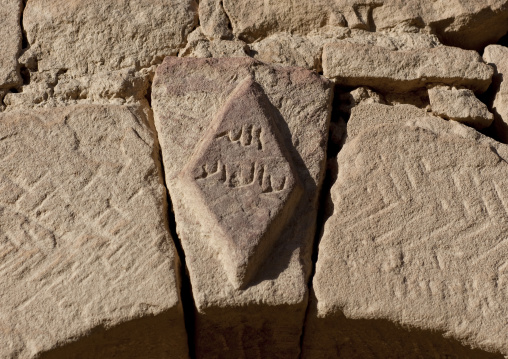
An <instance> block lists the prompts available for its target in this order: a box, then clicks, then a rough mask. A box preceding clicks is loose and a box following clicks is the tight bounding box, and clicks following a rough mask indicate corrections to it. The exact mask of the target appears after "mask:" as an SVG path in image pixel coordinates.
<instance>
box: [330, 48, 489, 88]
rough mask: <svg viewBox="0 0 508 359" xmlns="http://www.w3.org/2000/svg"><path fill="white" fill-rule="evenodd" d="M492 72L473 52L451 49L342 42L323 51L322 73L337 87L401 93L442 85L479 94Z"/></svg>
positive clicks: (485, 86) (486, 86)
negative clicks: (397, 48)
mask: <svg viewBox="0 0 508 359" xmlns="http://www.w3.org/2000/svg"><path fill="white" fill-rule="evenodd" d="M493 73H494V71H493V69H492V67H491V66H489V65H487V64H485V63H484V62H483V61H482V58H481V57H480V55H478V53H477V52H475V51H470V50H462V49H458V48H454V47H447V46H439V47H436V48H433V49H421V50H413V51H391V50H388V49H385V48H382V47H378V46H365V45H356V44H349V43H346V42H342V43H328V44H325V45H324V48H323V74H324V76H326V77H328V78H330V79H333V80H334V81H335V82H336V83H338V84H340V85H347V86H369V87H372V88H375V89H380V90H383V91H397V92H404V91H413V90H416V89H418V88H425V87H426V85H427V84H429V83H442V84H447V85H455V86H464V87H467V88H470V89H472V90H474V91H478V92H483V91H485V90H486V89H487V88H488V87H489V85H490V82H491V78H492V75H493Z"/></svg>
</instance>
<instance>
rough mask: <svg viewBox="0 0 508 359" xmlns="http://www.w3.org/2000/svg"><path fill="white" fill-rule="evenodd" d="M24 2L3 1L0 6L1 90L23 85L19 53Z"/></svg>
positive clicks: (15, 0)
mask: <svg viewBox="0 0 508 359" xmlns="http://www.w3.org/2000/svg"><path fill="white" fill-rule="evenodd" d="M22 5H23V2H22V0H2V5H1V6H0V49H1V51H0V89H2V88H11V87H17V86H19V85H21V82H22V81H21V76H20V73H19V69H18V53H19V51H20V50H21V27H20V25H19V18H20V16H21V9H22Z"/></svg>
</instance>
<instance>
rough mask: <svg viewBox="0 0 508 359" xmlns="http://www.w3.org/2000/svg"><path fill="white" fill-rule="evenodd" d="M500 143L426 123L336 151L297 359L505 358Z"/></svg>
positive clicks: (505, 221) (506, 149)
mask: <svg viewBox="0 0 508 359" xmlns="http://www.w3.org/2000/svg"><path fill="white" fill-rule="evenodd" d="M507 158H508V146H506V145H502V144H500V143H498V142H496V141H493V140H492V139H489V138H487V137H484V136H483V135H481V134H479V133H478V132H477V131H475V130H473V129H470V128H467V127H465V126H463V125H462V124H460V123H457V122H454V121H445V120H442V119H439V118H432V117H426V118H424V119H417V120H409V121H407V122H406V124H405V125H401V124H397V125H394V124H387V125H378V126H368V127H366V128H365V129H364V130H363V131H362V132H360V133H359V134H357V135H356V136H355V137H353V138H352V140H351V141H348V143H346V145H345V146H344V147H343V149H342V151H341V152H340V153H339V155H338V158H337V162H338V175H337V180H336V182H335V184H334V185H333V187H332V190H331V198H330V203H329V206H331V207H332V208H333V209H334V211H333V214H332V215H331V217H329V218H328V220H327V221H326V223H325V227H324V232H323V235H322V238H321V242H320V244H319V254H318V261H317V266H316V274H315V277H314V279H313V288H314V291H315V301H314V305H313V311H311V314H310V315H309V316H308V320H307V325H306V328H307V329H306V331H305V338H304V347H303V357H304V358H329V357H331V356H332V355H331V354H330V353H334V354H333V356H339V357H340V356H344V357H350V358H364V357H415V358H417V357H446V356H451V357H460V358H490V357H494V358H500V357H502V356H501V354H504V355H507V354H508V344H507V343H508V330H507V329H508V323H507V321H506V318H507V311H508V297H507V293H508V261H507V251H508V242H507V240H506V233H507V230H508V206H507V205H508V164H507V162H506V159H507Z"/></svg>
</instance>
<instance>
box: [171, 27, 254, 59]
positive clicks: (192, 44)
mask: <svg viewBox="0 0 508 359" xmlns="http://www.w3.org/2000/svg"><path fill="white" fill-rule="evenodd" d="M248 52H249V49H248V46H247V44H246V43H245V42H243V41H239V40H214V41H210V40H209V39H208V38H207V37H206V36H205V35H204V34H203V28H202V27H201V26H199V27H198V28H196V30H194V31H193V32H191V33H190V34H189V36H188V37H187V45H186V46H185V48H183V49H181V50H180V53H179V54H178V56H179V57H198V58H209V57H215V58H217V57H246V56H249V55H248Z"/></svg>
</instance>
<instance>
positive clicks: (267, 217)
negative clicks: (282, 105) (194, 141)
mask: <svg viewBox="0 0 508 359" xmlns="http://www.w3.org/2000/svg"><path fill="white" fill-rule="evenodd" d="M272 107H273V105H272V104H271V103H270V100H269V99H268V97H267V96H266V94H265V93H264V90H263V88H262V87H261V86H260V85H259V84H257V83H256V82H254V81H253V80H252V79H251V78H246V79H244V80H243V81H241V82H240V83H239V85H238V86H237V88H236V89H235V90H234V91H233V92H232V93H231V95H230V97H229V98H228V99H227V101H226V102H225V103H224V105H223V106H222V108H221V109H220V110H219V111H218V113H217V114H216V115H215V117H214V118H213V120H212V121H211V124H210V127H209V128H208V130H207V131H206V132H205V134H204V136H203V138H202V139H201V142H200V144H199V145H198V147H197V148H196V151H195V153H194V154H193V156H192V157H191V159H190V161H189V162H188V163H187V165H186V166H185V168H184V169H183V170H182V172H181V173H180V179H181V180H182V181H184V182H185V186H186V188H187V189H188V193H187V195H188V196H189V200H190V201H196V202H197V203H196V206H197V207H199V210H200V211H201V213H200V216H202V220H201V221H202V225H203V226H205V227H207V229H206V231H207V232H213V233H212V236H214V243H216V245H218V246H219V247H220V248H219V250H221V251H222V252H223V253H224V258H227V260H226V259H225V260H224V265H225V268H227V269H226V273H227V274H228V276H229V278H230V280H231V283H232V284H233V285H234V286H236V287H238V286H241V285H244V284H246V283H247V282H248V281H249V280H250V278H251V277H252V276H253V275H254V273H255V272H256V270H257V267H259V266H260V265H261V263H262V261H263V260H264V257H265V256H266V255H268V252H269V246H271V245H272V244H273V243H274V241H276V240H277V237H278V235H279V234H280V233H281V231H282V230H283V229H284V226H285V221H287V220H288V219H289V218H290V217H291V214H292V211H293V210H294V207H295V206H296V203H297V201H298V200H299V198H300V196H301V186H300V183H299V181H298V180H297V177H296V172H295V171H294V168H293V165H292V163H291V159H290V158H289V157H288V153H287V151H286V149H285V148H284V147H283V144H284V141H282V139H281V138H280V136H281V134H280V133H279V131H278V128H277V127H276V124H275V121H280V119H279V118H278V117H277V116H276V112H275V110H273V112H272ZM258 248H259V249H258ZM252 258H254V259H252Z"/></svg>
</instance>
